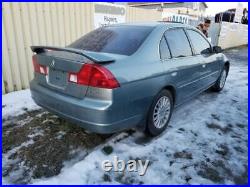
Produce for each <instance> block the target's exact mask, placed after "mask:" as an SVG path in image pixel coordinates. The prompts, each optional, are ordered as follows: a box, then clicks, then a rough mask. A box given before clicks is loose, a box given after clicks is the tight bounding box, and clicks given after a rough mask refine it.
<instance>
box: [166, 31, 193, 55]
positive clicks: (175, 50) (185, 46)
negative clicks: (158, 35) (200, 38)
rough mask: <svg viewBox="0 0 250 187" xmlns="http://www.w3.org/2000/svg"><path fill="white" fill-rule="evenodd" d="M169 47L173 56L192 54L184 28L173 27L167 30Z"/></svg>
mask: <svg viewBox="0 0 250 187" xmlns="http://www.w3.org/2000/svg"><path fill="white" fill-rule="evenodd" d="M165 37H166V39H167V41H168V44H169V48H170V51H171V54H172V56H173V57H175V58H178V57H186V56H191V55H192V50H191V47H190V44H189V41H188V39H187V36H186V34H185V32H184V30H183V29H171V30H168V31H166V32H165Z"/></svg>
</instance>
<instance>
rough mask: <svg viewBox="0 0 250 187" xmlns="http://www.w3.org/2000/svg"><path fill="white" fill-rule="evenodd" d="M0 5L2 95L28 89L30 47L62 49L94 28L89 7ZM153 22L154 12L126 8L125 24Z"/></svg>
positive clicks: (56, 4) (31, 73)
mask: <svg viewBox="0 0 250 187" xmlns="http://www.w3.org/2000/svg"><path fill="white" fill-rule="evenodd" d="M2 5H3V6H2V20H3V23H2V39H3V41H2V54H3V55H2V84H3V86H2V94H4V93H7V92H12V91H15V90H21V89H25V88H28V87H29V81H30V80H31V79H32V78H33V65H32V60H31V59H32V58H31V56H32V52H31V50H30V46H31V45H52V46H66V45H68V44H70V43H71V42H72V41H74V40H76V39H77V38H79V37H80V36H82V35H84V34H86V33H87V32H89V31H91V30H93V28H94V21H93V20H94V18H93V16H94V4H93V3H3V4H2ZM156 20H161V13H160V12H157V11H156V10H141V9H137V8H131V7H127V13H126V21H127V22H134V21H156Z"/></svg>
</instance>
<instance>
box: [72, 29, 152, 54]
mask: <svg viewBox="0 0 250 187" xmlns="http://www.w3.org/2000/svg"><path fill="white" fill-rule="evenodd" d="M153 29H154V27H151V26H132V25H123V26H109V27H101V28H99V29H96V30H94V31H92V32H90V33H88V34H86V35H84V36H83V37H81V38H80V39H78V40H76V41H75V42H73V43H72V44H70V45H69V46H68V47H71V48H77V49H83V50H87V51H94V52H104V53H115V54H121V55H132V54H133V53H134V52H136V51H137V49H138V48H139V47H140V46H141V44H142V43H143V42H144V41H145V39H146V38H147V36H148V35H149V34H150V32H151V31H152V30H153Z"/></svg>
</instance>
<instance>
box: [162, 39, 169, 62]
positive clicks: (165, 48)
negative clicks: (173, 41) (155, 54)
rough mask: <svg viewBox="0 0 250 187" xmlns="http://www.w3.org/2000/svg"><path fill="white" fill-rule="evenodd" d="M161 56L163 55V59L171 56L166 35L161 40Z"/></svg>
mask: <svg viewBox="0 0 250 187" xmlns="http://www.w3.org/2000/svg"><path fill="white" fill-rule="evenodd" d="M160 56H161V59H169V58H171V55H170V51H169V49H168V44H167V42H166V39H165V37H164V36H163V37H162V39H161V42H160Z"/></svg>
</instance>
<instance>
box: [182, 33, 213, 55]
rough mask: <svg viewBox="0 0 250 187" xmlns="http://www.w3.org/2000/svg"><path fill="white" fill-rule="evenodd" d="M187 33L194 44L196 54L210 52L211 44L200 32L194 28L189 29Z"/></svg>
mask: <svg viewBox="0 0 250 187" xmlns="http://www.w3.org/2000/svg"><path fill="white" fill-rule="evenodd" d="M187 33H188V36H189V38H190V40H191V42H192V44H193V48H194V52H195V54H196V55H199V54H207V53H209V52H210V44H209V43H208V42H207V41H206V40H205V38H204V37H203V36H202V35H201V34H200V33H198V32H196V31H194V30H187Z"/></svg>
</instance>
